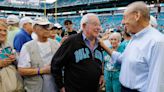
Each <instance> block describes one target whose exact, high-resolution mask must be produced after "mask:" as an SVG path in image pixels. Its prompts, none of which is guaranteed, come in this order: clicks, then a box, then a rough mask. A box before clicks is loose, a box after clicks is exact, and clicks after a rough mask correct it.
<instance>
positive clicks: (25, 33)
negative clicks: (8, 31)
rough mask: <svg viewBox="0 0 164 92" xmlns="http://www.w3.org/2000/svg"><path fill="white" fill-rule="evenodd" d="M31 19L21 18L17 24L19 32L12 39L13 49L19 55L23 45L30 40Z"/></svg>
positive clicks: (31, 30)
mask: <svg viewBox="0 0 164 92" xmlns="http://www.w3.org/2000/svg"><path fill="white" fill-rule="evenodd" d="M32 22H33V21H32V19H31V18H30V17H23V18H22V19H21V20H20V22H19V27H20V31H19V32H18V33H17V34H16V35H15V38H14V44H13V45H14V49H15V50H16V52H17V53H18V54H19V52H20V50H21V48H22V46H23V44H24V43H26V42H28V41H30V40H32V38H31V34H32V32H33V29H32Z"/></svg>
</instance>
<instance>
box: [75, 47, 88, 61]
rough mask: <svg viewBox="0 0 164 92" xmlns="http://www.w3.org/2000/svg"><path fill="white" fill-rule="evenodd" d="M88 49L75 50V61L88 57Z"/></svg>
mask: <svg viewBox="0 0 164 92" xmlns="http://www.w3.org/2000/svg"><path fill="white" fill-rule="evenodd" d="M89 53H90V52H89V49H88V48H81V49H78V50H76V51H75V53H74V55H75V59H76V63H78V62H79V61H80V60H83V59H87V58H89Z"/></svg>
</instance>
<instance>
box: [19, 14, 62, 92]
mask: <svg viewBox="0 0 164 92" xmlns="http://www.w3.org/2000/svg"><path fill="white" fill-rule="evenodd" d="M49 25H50V22H49V21H48V19H46V18H42V17H39V18H37V19H36V20H35V25H34V31H35V32H36V34H37V37H38V39H36V40H32V41H29V42H27V43H25V44H24V45H23V47H22V49H21V52H20V58H19V62H18V70H19V72H20V74H21V75H22V76H23V77H24V86H25V90H26V92H58V91H57V87H56V84H55V83H54V79H53V77H52V76H51V74H50V63H51V59H52V56H53V54H54V53H55V52H56V51H57V49H58V47H59V46H58V43H57V42H56V41H54V40H51V39H48V38H49V33H50V31H49Z"/></svg>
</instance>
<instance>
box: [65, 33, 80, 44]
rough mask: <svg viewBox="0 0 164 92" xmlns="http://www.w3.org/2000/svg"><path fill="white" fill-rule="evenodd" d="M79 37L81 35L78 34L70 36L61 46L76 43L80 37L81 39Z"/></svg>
mask: <svg viewBox="0 0 164 92" xmlns="http://www.w3.org/2000/svg"><path fill="white" fill-rule="evenodd" d="M80 35H81V34H80V33H78V34H72V35H70V36H69V37H68V38H67V39H66V40H65V41H64V43H63V44H70V43H74V42H76V41H77V40H78V39H80V37H81V36H80Z"/></svg>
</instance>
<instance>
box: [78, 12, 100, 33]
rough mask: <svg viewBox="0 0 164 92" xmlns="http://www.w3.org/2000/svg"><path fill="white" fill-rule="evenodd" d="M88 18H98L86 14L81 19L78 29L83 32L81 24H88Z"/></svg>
mask: <svg viewBox="0 0 164 92" xmlns="http://www.w3.org/2000/svg"><path fill="white" fill-rule="evenodd" d="M90 16H96V17H97V18H98V16H97V15H96V14H94V13H88V14H85V15H84V16H83V17H82V19H81V22H80V29H81V30H83V24H85V23H88V22H89V17H90Z"/></svg>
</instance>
